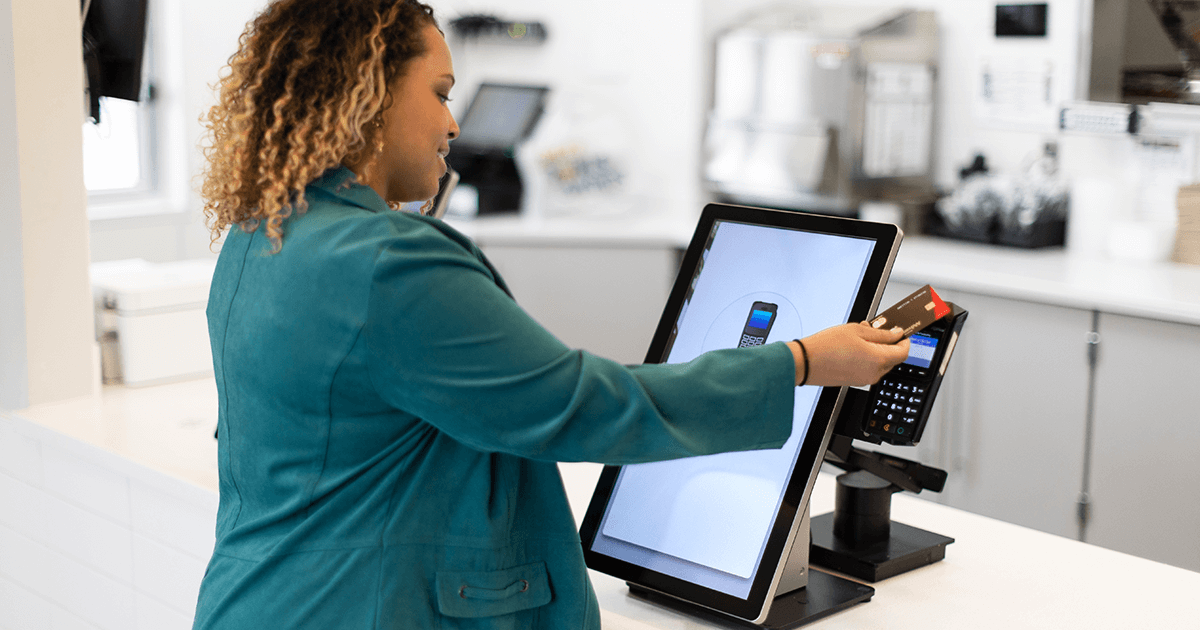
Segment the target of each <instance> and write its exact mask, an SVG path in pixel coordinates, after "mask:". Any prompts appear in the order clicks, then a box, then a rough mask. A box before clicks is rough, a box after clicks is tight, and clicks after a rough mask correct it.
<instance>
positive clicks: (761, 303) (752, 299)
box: [700, 291, 804, 352]
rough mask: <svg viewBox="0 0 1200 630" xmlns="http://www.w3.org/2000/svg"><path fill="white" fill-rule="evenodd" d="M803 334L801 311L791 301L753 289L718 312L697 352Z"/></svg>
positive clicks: (768, 292)
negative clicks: (752, 291) (753, 290)
mask: <svg viewBox="0 0 1200 630" xmlns="http://www.w3.org/2000/svg"><path fill="white" fill-rule="evenodd" d="M803 336H804V324H803V322H802V321H801V319H800V312H799V311H798V310H797V309H796V306H795V305H794V304H792V302H791V301H790V300H788V299H787V298H786V297H784V296H782V295H780V294H779V293H775V292H773V291H756V292H754V293H747V294H746V295H743V296H741V297H739V298H737V299H736V300H733V301H731V302H730V303H729V304H728V305H727V306H726V307H725V308H724V309H722V310H721V312H720V313H718V314H717V316H716V317H715V318H714V319H713V321H712V323H711V324H710V325H709V327H708V331H707V332H706V333H705V334H704V342H703V344H702V345H701V348H700V351H701V352H708V351H709V350H720V349H722V348H744V347H748V346H760V345H763V344H765V343H770V342H772V341H779V340H782V339H787V340H791V339H799V338H801V337H803Z"/></svg>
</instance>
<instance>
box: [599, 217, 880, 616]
mask: <svg viewBox="0 0 1200 630" xmlns="http://www.w3.org/2000/svg"><path fill="white" fill-rule="evenodd" d="M877 244H878V243H877V242H876V241H875V240H874V239H870V238H855V237H852V236H846V235H842V234H823V233H817V232H809V231H803V230H797V229H786V228H780V227H776V226H764V225H753V224H746V223H739V222H736V221H722V220H718V221H715V222H714V223H713V226H712V228H711V233H710V237H709V240H708V244H707V247H706V249H705V250H704V252H703V254H702V261H701V262H700V263H699V264H698V265H697V269H696V271H695V275H694V276H693V277H692V281H691V285H690V288H689V289H688V294H687V295H686V297H685V299H684V302H683V305H682V307H681V308H680V309H679V315H678V318H677V320H676V322H675V326H674V328H673V330H672V332H671V335H670V337H669V339H668V342H667V348H666V354H665V356H666V359H665V361H664V362H665V363H681V362H684V361H689V360H691V359H693V358H695V357H696V356H698V355H700V354H701V353H703V352H707V351H709V350H715V349H718V348H735V347H744V346H757V345H761V344H766V343H772V342H776V341H789V340H791V339H796V338H801V337H805V336H807V335H810V334H812V333H815V332H817V331H819V330H822V329H824V328H828V327H830V326H835V325H838V324H843V323H845V322H846V321H847V319H848V318H849V316H850V314H851V309H852V307H853V306H854V304H855V300H856V298H857V296H858V295H859V292H860V288H861V285H862V282H863V278H864V274H865V273H866V269H867V267H868V263H869V262H870V261H871V258H872V252H873V250H874V248H875V247H876V245H877ZM873 288H874V287H872V289H873ZM820 393H821V388H820V387H813V386H809V387H801V388H798V389H797V390H796V403H795V415H794V418H795V419H794V426H793V430H792V435H791V438H790V439H789V440H788V442H787V444H786V445H784V447H783V448H781V449H778V450H764V451H750V452H741V453H726V454H721V455H711V456H705V457H693V458H687V459H681V460H674V461H668V462H657V463H650V464H638V465H629V466H623V467H622V468H621V470H620V473H619V476H618V478H617V480H616V485H615V487H614V489H613V491H612V494H611V498H610V500H609V503H608V507H607V509H606V510H605V512H604V514H603V516H602V520H601V521H600V526H599V531H598V533H597V534H596V536H595V537H594V540H593V541H592V547H591V548H592V550H593V551H596V552H599V553H602V554H604V555H606V556H610V557H614V558H618V559H621V560H625V561H627V562H630V563H632V564H635V565H637V566H640V567H645V568H648V569H651V570H653V571H656V572H659V573H663V574H666V575H670V576H674V577H677V578H680V579H683V580H686V581H687V582H689V583H693V584H697V585H701V586H704V587H707V588H711V589H713V590H716V591H720V592H722V593H727V594H729V595H732V596H734V597H746V595H747V593H748V592H749V591H750V588H751V586H752V583H753V581H754V577H755V573H756V570H757V568H758V565H759V563H760V561H761V559H762V556H763V550H764V548H765V545H766V543H767V539H768V536H769V534H770V533H771V530H772V526H773V524H774V523H775V518H776V514H777V512H778V510H779V506H780V501H781V500H782V498H783V494H784V490H785V487H786V486H787V483H788V480H789V479H790V478H791V471H792V468H793V466H794V465H795V463H796V458H797V456H798V454H799V452H800V448H801V445H802V444H803V443H804V440H805V437H806V435H807V432H808V430H809V427H810V424H811V422H812V417H813V410H814V408H815V406H816V404H817V399H818V396H819V395H820ZM823 428H824V427H822V429H823Z"/></svg>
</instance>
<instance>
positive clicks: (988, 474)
mask: <svg viewBox="0 0 1200 630" xmlns="http://www.w3.org/2000/svg"><path fill="white" fill-rule="evenodd" d="M916 289H917V285H910V284H907V283H900V282H893V283H890V284H889V286H888V289H887V291H886V292H885V294H884V298H883V301H882V303H881V304H882V307H886V306H888V305H891V304H893V303H895V302H896V301H898V300H899V299H900V298H902V297H904V296H906V295H908V294H909V293H911V292H913V291H915V290H916ZM939 294H940V295H941V296H942V297H943V298H945V299H946V300H949V301H951V302H954V303H956V304H958V305H959V306H961V307H963V308H965V309H966V310H967V311H968V312H969V315H968V317H967V322H966V326H965V327H964V329H963V333H962V336H961V337H960V339H959V342H958V346H957V348H956V349H955V352H954V356H953V358H952V359H951V361H950V366H949V368H948V369H947V373H946V377H945V380H944V381H943V384H942V389H941V391H940V392H939V394H938V397H937V400H936V401H935V402H934V410H933V414H932V415H931V417H930V420H929V424H928V425H927V428H926V430H925V434H924V436H923V437H922V441H921V444H919V445H918V446H917V448H916V449H913V448H900V447H891V448H887V449H883V448H880V447H872V448H875V449H876V450H887V452H890V453H893V454H895V455H898V456H900V457H906V458H908V459H916V460H918V461H921V462H922V463H925V464H928V465H932V466H936V467H938V468H942V469H943V470H946V471H947V472H948V473H949V479H948V480H947V482H946V489H945V490H944V491H943V492H942V493H941V494H940V495H938V494H928V493H925V494H923V495H922V496H925V498H927V499H930V500H935V501H939V502H942V503H945V504H948V505H952V506H954V507H957V508H961V509H965V510H968V511H971V512H975V513H978V514H983V515H986V516H991V517H994V518H998V519H1001V520H1005V521H1008V522H1012V523H1017V524H1020V525H1025V526H1027V527H1032V528H1035V529H1039V530H1042V531H1046V532H1051V533H1054V534H1059V535H1062V536H1069V537H1072V538H1074V537H1075V536H1076V534H1077V531H1078V526H1077V524H1076V520H1075V510H1076V508H1075V505H1076V501H1077V499H1078V495H1079V489H1080V485H1081V483H1082V476H1083V442H1084V430H1085V417H1086V401H1087V376H1088V365H1087V352H1086V348H1087V346H1086V339H1087V333H1088V331H1090V330H1091V313H1090V312H1088V311H1083V310H1079V309H1069V308H1063V307H1058V306H1049V305H1045V304H1036V303H1032V302H1022V301H1018V300H1010V299H1005V298H997V297H992V296H985V295H980V294H975V293H965V292H959V291H951V290H943V289H939Z"/></svg>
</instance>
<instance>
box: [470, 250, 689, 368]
mask: <svg viewBox="0 0 1200 630" xmlns="http://www.w3.org/2000/svg"><path fill="white" fill-rule="evenodd" d="M481 248H482V249H483V251H484V253H485V254H487V257H488V259H489V260H491V262H492V264H493V265H495V267H496V270H497V271H499V272H500V275H501V276H503V277H504V280H505V281H506V282H507V283H508V286H509V289H511V290H512V292H513V296H514V297H516V299H517V303H518V304H520V305H521V306H522V308H524V309H525V311H526V312H528V313H529V314H530V315H532V316H533V318H534V319H536V320H537V321H538V322H539V323H540V324H541V325H542V326H545V327H546V329H547V330H549V331H550V332H551V333H553V334H554V335H555V336H557V337H558V338H559V339H560V340H562V342H563V343H565V344H567V345H568V346H570V347H572V348H582V349H584V350H587V351H589V352H592V353H594V354H597V355H600V356H603V357H606V358H609V359H613V360H615V361H620V362H621V363H625V364H638V363H642V362H643V361H644V360H645V358H646V350H647V348H649V347H650V339H651V338H652V337H653V336H654V330H655V328H657V327H658V319H659V317H660V316H661V315H662V310H663V306H665V305H666V303H667V296H668V295H669V294H670V292H671V285H672V284H673V283H674V282H675V274H676V271H677V269H678V266H679V253H678V250H676V249H675V248H673V247H667V246H653V247H636V246H620V245H612V246H606V245H602V244H597V245H580V246H576V247H566V246H544V245H498V244H489V243H487V242H486V241H483V242H481Z"/></svg>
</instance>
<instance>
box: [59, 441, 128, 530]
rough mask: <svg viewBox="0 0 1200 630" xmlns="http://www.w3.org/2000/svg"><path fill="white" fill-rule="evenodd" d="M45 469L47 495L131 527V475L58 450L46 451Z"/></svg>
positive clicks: (63, 450)
mask: <svg viewBox="0 0 1200 630" xmlns="http://www.w3.org/2000/svg"><path fill="white" fill-rule="evenodd" d="M45 446H48V445H47V444H45V443H43V447H45ZM42 467H43V471H44V474H45V480H46V481H45V486H44V487H45V489H46V491H47V492H49V493H51V494H55V495H58V496H59V497H62V498H63V499H66V500H67V501H70V502H71V503H74V504H75V505H78V506H80V507H83V508H86V509H88V510H90V511H92V512H94V513H96V514H99V515H100V516H103V517H105V518H108V519H109V520H111V521H113V522H115V523H118V524H121V525H124V526H126V527H128V526H129V478H128V477H127V476H125V475H122V474H121V473H119V472H116V471H114V470H112V469H109V468H105V467H103V466H100V465H98V464H95V463H92V462H90V461H87V460H85V459H83V458H81V457H79V456H77V455H76V454H75V453H71V452H69V451H67V450H65V449H57V448H43V452H42Z"/></svg>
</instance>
